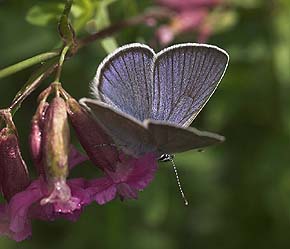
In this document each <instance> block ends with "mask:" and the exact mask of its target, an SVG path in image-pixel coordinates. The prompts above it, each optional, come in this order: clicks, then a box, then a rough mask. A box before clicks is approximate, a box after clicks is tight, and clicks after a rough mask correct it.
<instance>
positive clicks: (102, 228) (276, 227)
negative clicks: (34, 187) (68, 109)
mask: <svg viewBox="0 0 290 249" xmlns="http://www.w3.org/2000/svg"><path fill="white" fill-rule="evenodd" d="M62 4H63V3H62V1H49V3H48V1H44V0H43V1H36V0H9V1H8V0H7V1H1V2H0V23H1V40H0V48H1V56H0V68H3V67H5V66H7V65H9V64H11V63H14V62H17V61H20V60H21V59H24V58H27V57H29V56H32V55H34V54H37V53H39V52H43V51H48V50H50V49H51V48H53V47H55V46H56V44H59V37H58V34H57V30H56V21H57V19H56V18H55V17H56V15H55V14H57V13H60V12H61V9H62V8H61V7H62ZM155 4H156V3H155V2H154V1H137V0H130V1H129V0H116V1H109V0H107V1H106V0H98V1H97V0H96V1H93V0H77V1H75V5H74V6H73V11H72V19H73V24H74V27H75V28H76V30H77V31H79V32H78V33H81V34H84V33H87V32H92V31H93V32H94V31H95V30H99V29H101V28H103V27H105V26H108V25H109V24H110V19H111V20H112V22H118V21H119V20H122V19H124V18H128V17H130V16H133V15H136V14H140V13H142V12H143V11H144V10H145V9H146V8H149V7H152V6H154V5H155ZM227 5H228V7H227V8H228V10H227V13H228V16H223V18H224V19H225V21H224V22H225V24H224V26H225V28H223V29H221V30H220V32H218V33H217V34H215V35H214V36H212V37H211V38H210V40H209V41H208V43H212V44H216V45H218V46H220V47H222V48H224V49H225V50H227V51H228V52H229V54H230V56H231V60H230V65H229V68H228V71H227V73H226V75H225V77H224V79H223V81H222V83H221V85H220V86H219V88H218V90H217V92H216V93H215V94H214V96H213V97H212V99H211V100H210V101H209V103H208V104H207V106H206V107H205V108H204V110H203V111H202V112H201V113H200V114H199V116H198V118H197V119H196V121H195V122H194V126H196V127H198V128H201V129H204V130H210V131H215V132H219V133H221V134H223V135H225V136H226V138H227V140H226V142H225V143H224V144H221V145H219V146H216V147H213V148H208V149H206V150H205V151H204V152H203V153H198V152H195V151H190V152H187V153H182V154H179V155H177V156H176V164H177V166H178V168H179V172H180V178H181V180H182V183H183V186H184V190H185V192H186V194H187V198H188V199H189V202H190V205H189V207H184V205H183V202H182V199H181V198H180V196H179V193H178V189H177V186H176V182H175V179H174V174H173V171H172V168H171V166H170V165H169V164H168V165H167V163H160V168H159V171H158V173H157V175H156V178H155V180H154V181H153V182H152V184H151V185H150V186H149V187H148V188H147V189H146V190H145V191H144V192H143V193H141V194H140V197H139V200H138V201H128V202H120V201H118V200H116V201H113V202H111V203H109V204H107V205H105V206H97V205H92V206H90V207H88V208H87V209H86V210H85V212H84V213H83V215H82V216H81V218H80V220H79V221H78V222H76V223H75V224H71V223H70V222H67V221H56V222H53V223H47V222H41V221H35V222H34V224H33V237H32V239H31V240H28V241H25V242H22V243H21V244H17V243H15V242H13V241H10V240H8V239H6V238H0V248H5V249H12V248H24V249H25V248H29V249H34V248H35V249H36V248H43V249H46V248H54V249H60V248H70V249H77V248H86V249H91V248H92V249H93V248H106V249H111V248H118V249H123V248H124V249H131V248H132V249H133V248H134V249H136V248H138V249H149V248H150V249H163V248H164V249H165V248H166V249H177V248H180V249H187V248H203V249H207V248H208V249H212V248H222V249H245V248H255V249H273V248H275V249H284V248H285V249H286V248H287V249H288V248H289V245H290V237H289V231H290V165H289V163H290V153H289V150H290V30H289V23H290V15H289V13H290V3H289V1H288V0H276V1H274V0H272V1H271V0H268V1H262V0H227ZM109 17H110V18H109ZM24 20H27V21H28V22H25V21H24ZM218 20H219V18H217V25H220V24H219V23H218ZM227 22H228V23H230V24H231V25H229V24H227ZM32 24H34V25H32ZM35 24H36V25H35ZM46 24H48V25H46ZM195 39H196V37H195V35H194V34H192V33H187V34H186V35H184V36H179V37H177V39H176V40H175V41H174V42H175V43H178V42H194V41H195ZM135 41H143V42H146V43H148V44H150V45H151V46H153V47H154V49H155V50H157V51H158V50H159V49H160V46H159V45H157V44H158V43H157V42H156V41H155V37H154V27H148V26H146V25H139V26H137V27H132V28H129V29H126V30H123V31H122V32H119V33H117V34H116V35H115V36H114V37H111V38H109V40H108V39H107V40H102V41H97V42H95V43H94V44H92V45H90V46H88V47H86V48H84V49H83V50H81V51H80V52H79V53H78V54H77V55H76V56H75V57H74V58H72V59H71V60H69V61H67V63H66V64H65V65H64V70H63V76H62V79H63V80H62V81H63V83H64V87H65V88H66V89H67V90H68V91H69V92H70V94H71V95H73V96H75V97H76V98H80V97H83V96H88V84H89V82H90V80H91V79H92V78H93V75H94V74H95V70H96V68H97V66H98V64H99V63H100V61H101V60H102V59H103V58H104V56H105V55H106V51H111V50H112V49H114V48H115V47H116V44H117V42H118V44H119V45H123V44H125V43H129V42H135ZM104 48H105V49H106V50H104ZM34 70H35V67H33V68H31V69H27V70H25V71H23V72H20V73H17V74H16V75H13V76H10V77H8V78H5V79H1V80H0V84H1V102H0V105H1V108H2V107H5V106H7V105H8V104H9V103H10V101H11V100H12V99H13V97H14V95H15V94H16V92H17V91H18V90H19V89H20V88H21V86H22V85H23V83H24V82H25V81H26V80H27V78H28V77H29V75H30V74H31V73H32V72H33V71H34ZM48 83H49V80H47V81H46V82H44V83H43V85H42V86H41V87H40V89H39V90H37V91H36V93H33V94H32V95H31V96H30V97H29V98H28V99H27V100H26V101H25V102H24V104H23V106H22V108H21V109H20V110H19V111H18V113H17V114H16V116H15V122H16V125H17V127H18V130H19V134H20V140H21V144H22V151H23V156H24V158H25V160H26V161H27V163H28V165H29V167H30V169H31V170H33V165H32V162H31V160H30V158H29V156H28V155H29V153H28V148H27V138H28V133H29V129H30V120H31V117H32V115H33V112H34V110H35V108H36V97H37V94H38V93H39V92H40V90H41V89H43V88H44V87H45V86H46V85H47V84H48ZM73 140H74V141H75V142H76V143H77V141H76V139H75V137H74V136H73ZM74 175H78V176H79V175H83V176H87V177H93V176H96V175H97V171H96V170H95V168H94V167H92V165H91V164H89V163H87V164H83V165H82V166H80V167H78V168H76V169H74V171H73V172H72V176H74Z"/></svg>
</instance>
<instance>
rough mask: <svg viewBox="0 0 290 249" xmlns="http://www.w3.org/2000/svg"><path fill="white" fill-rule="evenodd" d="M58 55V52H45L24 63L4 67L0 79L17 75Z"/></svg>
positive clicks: (0, 71) (0, 72)
mask: <svg viewBox="0 0 290 249" xmlns="http://www.w3.org/2000/svg"><path fill="white" fill-rule="evenodd" d="M58 55H59V52H58V51H55V52H53V51H52V52H47V53H43V54H39V55H36V56H33V57H31V58H29V59H26V60H24V61H21V62H18V63H16V64H14V65H12V66H9V67H6V68H4V69H2V70H0V79H1V78H4V77H6V76H9V75H11V74H14V73H17V72H19V71H21V70H23V69H25V68H28V67H30V66H33V65H35V64H38V63H41V62H44V61H47V60H48V59H51V58H54V57H56V56H58Z"/></svg>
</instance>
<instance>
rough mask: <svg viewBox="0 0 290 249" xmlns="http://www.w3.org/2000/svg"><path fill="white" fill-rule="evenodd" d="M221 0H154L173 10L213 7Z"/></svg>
mask: <svg viewBox="0 0 290 249" xmlns="http://www.w3.org/2000/svg"><path fill="white" fill-rule="evenodd" d="M222 1H223V0H156V2H157V3H159V4H160V5H163V6H165V7H168V8H171V9H173V10H188V8H199V7H213V6H215V5H218V4H220V3H221V2H222Z"/></svg>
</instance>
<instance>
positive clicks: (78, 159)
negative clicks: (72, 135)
mask: <svg viewBox="0 0 290 249" xmlns="http://www.w3.org/2000/svg"><path fill="white" fill-rule="evenodd" d="M87 160H89V158H88V157H87V156H86V155H84V154H82V153H80V152H79V151H78V150H77V149H76V148H75V146H73V145H72V144H71V145H70V151H69V155H68V166H69V168H70V169H72V168H74V167H75V166H77V165H78V164H81V163H83V162H85V161H87Z"/></svg>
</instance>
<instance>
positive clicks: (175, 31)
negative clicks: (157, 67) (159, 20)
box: [156, 0, 223, 45]
mask: <svg viewBox="0 0 290 249" xmlns="http://www.w3.org/2000/svg"><path fill="white" fill-rule="evenodd" d="M156 2H157V3H159V4H160V5H162V6H164V7H167V8H169V9H171V10H173V11H174V12H175V14H174V15H173V16H172V17H171V19H170V21H169V23H168V24H164V25H161V26H160V27H159V28H158V29H157V31H156V37H157V39H158V40H159V42H160V43H161V44H162V45H167V44H169V43H170V42H171V41H172V40H173V39H174V37H175V36H177V35H179V34H182V33H187V32H196V34H197V41H198V42H205V41H206V40H207V39H208V38H209V36H210V35H211V33H212V27H209V25H208V24H207V18H208V16H209V15H210V13H211V10H212V9H213V8H214V7H217V6H218V5H220V4H221V3H222V2H223V0H157V1H156Z"/></svg>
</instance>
